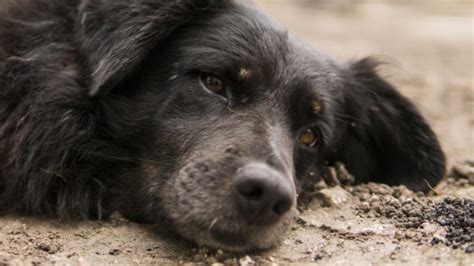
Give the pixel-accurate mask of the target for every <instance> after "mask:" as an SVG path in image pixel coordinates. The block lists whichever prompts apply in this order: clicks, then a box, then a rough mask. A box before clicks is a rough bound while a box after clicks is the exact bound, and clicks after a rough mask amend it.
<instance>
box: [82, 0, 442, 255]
mask: <svg viewBox="0 0 474 266" xmlns="http://www.w3.org/2000/svg"><path fill="white" fill-rule="evenodd" d="M80 15H81V17H80V19H79V21H78V27H79V28H80V29H82V33H81V38H82V41H83V52H84V54H85V55H86V56H87V58H88V67H89V69H90V88H91V90H90V95H91V97H95V98H97V101H98V102H99V103H100V104H101V105H102V108H103V109H101V110H102V111H101V113H102V116H103V124H104V125H103V127H105V128H107V130H104V132H108V134H110V136H112V137H113V138H115V139H120V140H121V141H116V142H122V143H119V145H131V146H133V147H135V152H136V153H135V158H141V163H140V165H139V167H137V169H134V170H131V171H130V173H129V174H128V176H127V177H126V178H125V179H126V180H127V184H128V187H127V190H128V193H129V194H125V195H126V196H123V197H122V198H121V200H120V201H121V204H122V205H123V206H126V207H123V208H122V209H123V211H124V212H127V213H129V214H130V215H132V216H133V215H135V216H138V217H141V218H145V219H146V220H148V221H152V222H153V221H157V220H158V219H159V218H160V217H163V216H164V217H165V218H167V219H168V220H169V221H171V222H172V223H173V224H174V226H175V228H176V229H177V230H178V231H179V232H180V233H181V234H182V235H183V236H185V237H187V238H189V239H192V240H194V241H196V242H197V243H200V244H205V245H210V246H214V247H221V248H225V249H229V250H237V251H241V250H248V249H262V248H268V247H270V246H272V245H274V244H276V243H278V242H279V241H280V240H281V238H282V237H283V236H284V232H285V230H286V229H287V228H288V224H289V222H290V221H291V220H292V215H293V214H294V210H295V205H296V198H297V194H298V193H299V191H300V190H301V188H302V186H303V185H304V184H311V181H313V182H314V181H315V180H314V178H313V176H316V177H317V176H318V173H319V171H320V170H321V169H322V168H323V166H324V165H325V164H327V163H331V162H335V161H342V162H344V163H345V164H346V165H347V167H348V169H349V170H350V171H351V172H353V173H354V174H355V175H356V176H357V177H358V178H359V180H362V181H364V180H368V179H369V178H370V179H371V180H380V181H384V182H387V183H390V184H406V185H408V186H409V187H411V188H413V189H416V190H427V188H428V186H429V185H430V184H431V185H435V184H436V183H437V182H438V180H439V179H440V178H441V177H442V175H443V173H444V156H443V153H442V151H441V149H440V147H439V144H438V141H437V139H436V137H435V135H434V133H433V132H432V130H431V129H430V128H429V126H428V125H427V124H426V122H425V121H424V119H423V118H422V117H421V116H420V114H419V112H418V111H417V109H416V108H415V107H414V106H413V104H412V103H410V101H409V100H407V99H406V98H404V97H403V96H401V95H400V94H399V93H398V92H397V91H396V90H395V89H394V88H393V87H392V86H391V85H390V84H388V83H387V82H385V81H384V80H383V79H382V78H380V77H379V76H378V75H377V74H376V72H375V70H374V69H375V66H376V64H375V63H374V62H373V61H372V60H370V59H364V60H361V61H358V62H355V63H345V64H341V63H337V62H335V61H333V60H331V59H330V58H328V57H326V56H323V55H321V54H319V53H318V52H316V51H314V50H312V49H310V48H308V47H307V46H305V45H304V44H302V42H300V41H298V40H296V39H295V38H293V37H292V36H290V35H288V34H287V33H286V32H285V30H283V29H282V28H280V27H279V26H278V25H276V24H275V23H274V22H272V21H271V20H270V19H268V18H267V17H265V16H264V15H262V14H261V13H259V12H258V11H255V10H254V9H252V8H249V7H246V6H243V5H241V4H238V3H235V2H234V1H211V0H208V1H205V0H202V1H191V0H189V1H184V0H183V1H143V0H142V1H104V0H102V1H99V0H89V1H85V2H84V3H83V5H82V6H81V9H80ZM127 121H128V122H127ZM130 136H134V137H133V138H132V137H130ZM123 142H127V143H123ZM131 143H133V144H131ZM314 173H316V174H314Z"/></svg>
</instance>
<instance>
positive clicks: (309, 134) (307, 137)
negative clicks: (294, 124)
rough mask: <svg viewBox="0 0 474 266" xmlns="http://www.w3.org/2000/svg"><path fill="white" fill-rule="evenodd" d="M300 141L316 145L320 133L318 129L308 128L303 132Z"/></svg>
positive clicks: (312, 145) (311, 145) (303, 143)
mask: <svg viewBox="0 0 474 266" xmlns="http://www.w3.org/2000/svg"><path fill="white" fill-rule="evenodd" d="M298 138H299V142H300V143H301V144H302V145H304V146H307V147H314V146H315V145H316V144H317V143H318V135H317V133H316V131H314V130H313V129H311V128H308V129H306V130H304V131H303V132H301V134H300V136H299V137H298Z"/></svg>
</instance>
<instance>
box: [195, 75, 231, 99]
mask: <svg viewBox="0 0 474 266" xmlns="http://www.w3.org/2000/svg"><path fill="white" fill-rule="evenodd" d="M200 79H201V82H202V84H203V85H204V87H206V89H207V90H209V91H210V92H212V93H216V94H219V95H221V96H224V97H226V96H227V95H226V90H225V84H224V81H222V80H221V79H220V78H219V77H217V76H216V75H214V74H212V73H202V74H201V76H200Z"/></svg>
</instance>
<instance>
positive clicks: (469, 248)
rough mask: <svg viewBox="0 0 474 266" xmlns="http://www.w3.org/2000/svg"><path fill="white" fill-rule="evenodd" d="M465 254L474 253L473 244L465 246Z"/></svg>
mask: <svg viewBox="0 0 474 266" xmlns="http://www.w3.org/2000/svg"><path fill="white" fill-rule="evenodd" d="M465 251H466V253H474V244H471V245H469V246H467V248H466V250H465Z"/></svg>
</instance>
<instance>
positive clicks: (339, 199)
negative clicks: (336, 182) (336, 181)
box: [316, 186, 351, 207]
mask: <svg viewBox="0 0 474 266" xmlns="http://www.w3.org/2000/svg"><path fill="white" fill-rule="evenodd" d="M316 197H317V199H319V200H320V201H321V203H322V204H321V205H322V206H324V207H337V206H340V205H341V204H343V203H345V202H346V201H348V200H349V199H350V197H351V194H350V193H349V192H347V191H346V190H344V189H343V188H341V187H340V186H336V187H332V188H328V189H323V190H321V191H319V192H317V193H316Z"/></svg>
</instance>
